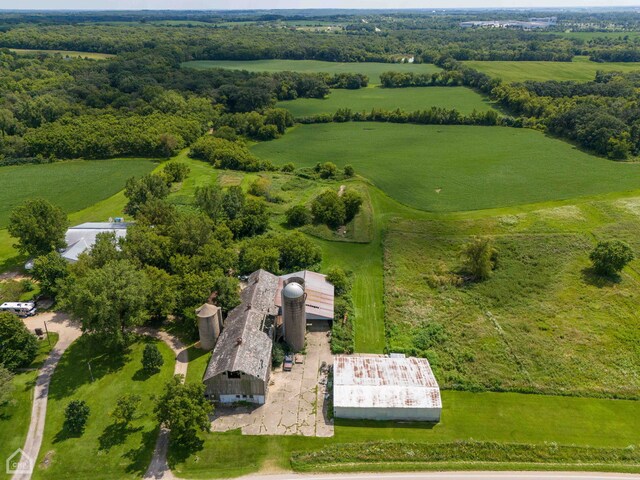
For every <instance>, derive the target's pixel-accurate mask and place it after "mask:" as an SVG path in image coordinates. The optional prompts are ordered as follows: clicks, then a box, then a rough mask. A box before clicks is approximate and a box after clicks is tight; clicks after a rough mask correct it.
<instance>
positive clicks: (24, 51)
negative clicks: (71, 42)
mask: <svg viewBox="0 0 640 480" xmlns="http://www.w3.org/2000/svg"><path fill="white" fill-rule="evenodd" d="M9 50H11V51H12V52H15V53H17V54H18V55H31V54H34V53H38V54H47V55H55V54H60V55H62V56H63V57H80V58H89V59H91V60H105V59H107V58H112V57H115V55H111V54H108V53H96V52H78V51H75V50H31V49H28V48H10V49H9Z"/></svg>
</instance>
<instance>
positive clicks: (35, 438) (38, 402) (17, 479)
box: [13, 312, 81, 480]
mask: <svg viewBox="0 0 640 480" xmlns="http://www.w3.org/2000/svg"><path fill="white" fill-rule="evenodd" d="M44 322H47V328H48V329H49V331H50V332H56V333H57V334H58V335H59V338H58V343H56V345H55V347H54V348H53V350H51V353H50V354H49V357H48V358H47V359H46V360H45V362H44V364H43V365H42V368H41V369H40V372H39V373H38V378H37V379H36V387H35V392H34V396H33V406H32V408H31V423H30V424H29V432H28V433H27V439H26V441H25V443H24V447H23V448H22V449H23V450H24V451H25V453H26V454H27V455H28V456H29V458H31V459H32V460H33V462H34V465H33V467H34V468H35V462H36V461H37V459H38V453H39V452H40V446H41V445H42V434H43V432H44V424H45V419H46V415H47V400H48V398H49V384H50V383H51V376H52V375H53V371H54V370H55V369H56V366H57V365H58V362H59V361H60V357H62V354H63V353H64V351H65V350H66V349H67V347H68V346H69V345H71V344H72V343H73V341H74V340H75V339H77V338H78V337H79V336H80V334H81V331H80V326H79V325H78V324H77V323H75V322H72V321H71V320H70V319H69V317H67V316H66V315H64V314H62V313H54V312H47V313H42V314H40V315H35V316H33V317H31V318H26V319H24V323H25V325H26V326H27V328H28V329H29V330H31V331H33V330H34V329H36V328H42V329H43V330H44ZM30 478H31V474H30V473H22V474H15V475H14V476H13V480H29V479H30Z"/></svg>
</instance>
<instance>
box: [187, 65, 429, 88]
mask: <svg viewBox="0 0 640 480" xmlns="http://www.w3.org/2000/svg"><path fill="white" fill-rule="evenodd" d="M182 66H183V67H187V68H195V69H198V70H206V69H209V68H229V69H233V70H247V71H249V72H282V71H290V72H302V73H317V72H324V73H331V74H335V73H362V74H364V75H367V76H368V77H369V83H370V84H374V85H375V84H379V83H380V74H381V73H383V72H414V73H435V72H439V71H440V68H439V67H436V66H435V65H433V64H431V63H420V64H417V63H379V62H361V63H355V62H354V63H343V62H323V61H320V60H246V61H243V60H194V61H191V62H184V63H183V64H182Z"/></svg>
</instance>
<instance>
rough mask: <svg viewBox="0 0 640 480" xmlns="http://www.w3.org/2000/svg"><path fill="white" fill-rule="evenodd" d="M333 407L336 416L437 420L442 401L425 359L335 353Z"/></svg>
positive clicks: (436, 383)
mask: <svg viewBox="0 0 640 480" xmlns="http://www.w3.org/2000/svg"><path fill="white" fill-rule="evenodd" d="M333 408H334V415H335V416H336V417H338V418H353V419H369V420H411V421H426V422H439V421H440V415H441V413H442V400H441V398H440V387H439V386H438V382H437V381H436V378H435V376H434V375H433V371H432V370H431V366H430V365H429V361H428V360H427V359H426V358H413V357H409V358H404V356H397V355H392V356H389V357H385V356H380V355H376V356H374V355H371V356H368V355H362V356H346V355H338V356H336V357H335V359H334V363H333Z"/></svg>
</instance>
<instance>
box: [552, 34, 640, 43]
mask: <svg viewBox="0 0 640 480" xmlns="http://www.w3.org/2000/svg"><path fill="white" fill-rule="evenodd" d="M553 34H554V35H560V36H561V37H565V38H571V39H576V40H584V41H587V42H588V41H589V40H594V39H600V38H612V39H622V38H625V37H628V38H629V39H631V40H633V39H635V38H638V37H640V32H553Z"/></svg>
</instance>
